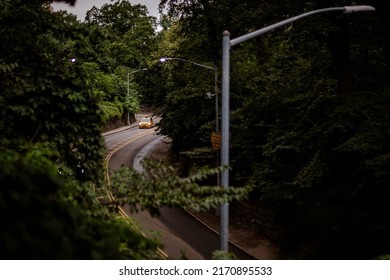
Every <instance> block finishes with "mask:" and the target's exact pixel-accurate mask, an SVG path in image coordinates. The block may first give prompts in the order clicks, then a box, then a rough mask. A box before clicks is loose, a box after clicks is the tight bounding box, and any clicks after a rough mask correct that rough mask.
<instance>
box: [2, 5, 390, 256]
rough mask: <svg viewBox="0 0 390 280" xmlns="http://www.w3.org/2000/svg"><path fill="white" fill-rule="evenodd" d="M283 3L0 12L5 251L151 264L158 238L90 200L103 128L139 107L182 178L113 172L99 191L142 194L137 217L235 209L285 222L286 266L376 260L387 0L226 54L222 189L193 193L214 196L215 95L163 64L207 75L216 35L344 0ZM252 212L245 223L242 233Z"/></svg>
mask: <svg viewBox="0 0 390 280" xmlns="http://www.w3.org/2000/svg"><path fill="white" fill-rule="evenodd" d="M64 2H69V1H64ZM279 2H280V1H279ZM279 2H277V3H275V1H267V0H263V1H257V0H246V1H210V0H200V1H181V0H161V1H160V8H161V11H162V13H161V18H160V20H159V21H158V20H157V19H156V18H154V17H151V16H149V15H148V12H147V9H146V7H145V6H142V5H132V4H130V3H129V2H128V1H116V2H112V3H111V4H106V5H103V6H102V7H101V8H100V9H97V8H93V9H91V10H90V11H89V12H88V14H87V16H86V19H85V21H83V22H82V21H79V20H77V19H76V17H75V16H74V15H71V14H68V13H66V12H53V11H52V10H51V9H50V1H43V0H34V1H26V0H14V1H8V0H4V1H1V2H0V38H1V43H0V114H1V118H0V131H1V136H0V186H1V190H0V209H1V213H2V218H3V221H6V222H5V224H7V226H5V224H4V227H3V228H4V230H2V232H1V233H0V243H1V246H0V247H2V248H6V249H5V250H1V253H0V254H1V256H2V257H3V258H23V259H30V258H31V259H35V258H37V259H40V258H41V259H42V258H43V259H51V258H55V259H77V258H79V259H120V258H127V259H153V258H159V255H158V254H156V247H157V246H158V243H157V242H156V241H155V240H148V239H145V238H144V237H143V236H142V235H141V234H140V233H139V231H138V230H134V228H132V227H131V226H130V225H129V224H128V221H126V219H119V218H117V215H116V210H117V208H116V207H117V204H108V205H102V204H101V203H99V202H98V200H97V197H96V196H97V195H96V193H95V192H94V190H96V189H97V188H98V189H105V188H108V187H109V186H107V185H106V183H105V182H104V180H103V174H104V169H103V157H104V153H105V151H104V145H103V139H102V137H101V132H102V129H103V127H104V124H105V123H106V122H108V121H109V120H112V119H115V118H120V117H121V116H123V115H127V114H133V113H136V112H137V111H138V110H139V106H140V104H144V105H148V106H153V107H154V108H155V113H156V114H159V115H161V117H162V119H161V122H160V124H159V126H160V127H159V128H160V131H161V133H162V134H164V135H167V136H169V137H170V138H171V139H172V154H173V156H175V159H176V160H177V161H178V162H179V163H180V170H179V171H177V170H175V169H173V168H172V167H168V166H165V165H161V164H159V163H154V164H153V163H146V164H151V165H150V169H149V170H153V171H154V172H149V173H147V174H145V176H140V175H139V174H137V173H134V172H132V171H131V170H126V169H122V170H120V171H119V173H118V174H117V175H114V176H113V184H112V186H110V187H111V191H113V192H115V193H114V195H115V196H116V197H117V198H118V201H117V203H119V204H120V203H126V204H129V205H130V206H135V205H136V204H137V203H138V202H140V201H139V200H134V198H138V197H137V196H138V195H140V194H143V196H140V197H142V199H143V202H144V204H142V206H143V207H144V208H146V209H148V210H149V211H151V212H152V213H153V214H158V206H159V205H162V204H164V205H172V206H175V205H182V206H183V205H184V206H188V207H192V208H195V209H196V210H207V209H210V208H213V207H215V206H217V205H219V203H220V202H221V200H224V199H231V200H236V199H238V200H240V199H241V200H242V199H243V198H245V200H244V202H242V203H244V204H247V205H252V206H254V207H255V208H256V207H257V208H256V209H258V210H262V211H258V213H260V212H261V213H263V210H266V211H268V213H270V214H271V215H269V216H270V218H272V223H273V224H275V225H277V226H279V227H281V228H283V229H284V234H283V235H282V236H278V238H277V240H275V241H276V242H278V244H279V246H280V248H281V250H284V251H286V252H289V254H291V256H292V257H297V254H298V253H300V255H299V256H300V257H303V258H308V259H375V258H388V256H389V254H390V241H389V238H388V236H389V233H390V224H389V222H388V216H389V214H390V208H389V205H390V201H389V200H390V188H389V184H388V182H389V181H390V178H389V176H390V171H389V170H390V115H389V114H390V113H389V108H388V104H390V87H389V82H388V73H389V72H390V69H389V67H390V66H389V62H390V61H389V60H390V41H389V36H384V34H388V33H389V27H390V23H389V17H388V16H387V15H388V13H389V12H390V4H389V3H388V1H387V0H367V1H366V2H365V3H364V4H367V5H372V6H374V7H375V8H376V12H374V13H366V14H365V13H359V14H351V15H344V14H333V13H329V14H323V15H318V16H315V17H310V18H307V19H304V20H301V21H299V22H296V23H294V24H293V25H290V26H286V27H285V28H282V29H280V30H276V31H274V32H271V33H269V34H267V35H264V36H262V37H259V38H257V39H254V40H252V41H248V42H246V43H244V44H241V45H240V46H237V47H235V48H234V49H233V50H232V58H231V70H232V72H231V100H230V103H231V112H230V115H231V147H230V153H231V154H230V155H231V162H230V166H229V168H230V170H231V171H230V172H231V174H230V178H231V185H232V187H231V188H230V193H226V192H223V191H222V190H220V189H218V188H210V187H207V186H206V187H204V186H203V185H204V184H206V185H213V184H214V185H215V175H216V174H217V173H218V172H219V170H218V169H213V168H210V167H212V166H215V164H216V159H217V154H216V152H215V151H213V149H212V146H211V143H210V138H211V133H212V132H213V131H214V128H215V107H214V104H215V103H214V102H215V101H214V99H209V98H207V95H206V93H208V92H211V93H214V73H213V72H212V71H209V70H208V69H205V68H200V67H194V66H193V65H192V64H190V63H186V62H183V61H178V60H168V61H166V62H165V63H161V62H160V60H159V59H160V58H161V57H171V58H181V59H185V60H187V61H191V62H197V63H201V64H203V65H207V66H211V67H213V66H214V65H216V66H217V69H218V81H220V78H221V75H220V72H221V41H222V32H223V31H224V30H229V32H230V33H231V34H232V37H233V38H234V37H237V36H240V35H243V34H246V33H248V32H250V31H253V30H256V29H259V28H261V27H264V26H266V25H270V24H272V23H275V22H278V21H281V20H283V19H286V18H290V17H292V16H295V15H298V14H301V13H303V12H306V11H310V10H315V9H319V8H324V7H331V6H343V5H345V4H346V3H344V2H343V1H339V0H333V1H322V0H319V1H301V0H295V1H290V0H286V1H282V2H283V3H279ZM144 68H146V69H147V70H145V71H138V70H139V69H144ZM219 87H220V84H219ZM194 170H195V171H194ZM196 170H197V171H196ZM199 170H200V171H199ZM59 171H60V172H59ZM178 172H179V173H178ZM194 172H195V173H194ZM167 174H170V175H169V178H170V179H169V180H162V178H163V177H164V178H166V176H167ZM177 174H180V176H178V175H177ZM159 176H160V177H159ZM210 176H211V177H210ZM210 178H211V179H210ZM160 182H161V183H160ZM128 185H132V186H133V188H132V189H131V190H129V189H128V188H126V187H125V186H128ZM246 186H250V187H246ZM149 188H152V189H154V188H159V190H161V191H157V192H152V191H151V189H149ZM167 188H168V189H170V190H171V191H170V192H167V191H166V189H167ZM164 190H165V191H164ZM184 191H185V192H184ZM249 191H250V193H249ZM145 194H146V195H145ZM147 194H150V195H149V196H148V195H147ZM184 194H185V195H184ZM199 198H201V199H199ZM38 206H39V207H38ZM235 209H236V210H235ZM237 209H240V208H239V203H232V211H233V212H234V211H239V210H237ZM134 210H135V208H134ZM18 213H24V214H22V215H20V214H18ZM254 213H257V212H254ZM10 215H11V216H10ZM13 215H14V216H15V217H17V218H15V217H14V216H13ZM261 219H262V218H261V217H259V216H256V214H253V216H252V217H250V221H251V223H252V224H249V225H247V226H251V225H256V224H261ZM259 233H262V234H264V233H265V229H263V232H261V227H260V229H259ZM52 248H57V250H53V249H52ZM302 248H310V249H309V250H306V251H305V253H304V254H302Z"/></svg>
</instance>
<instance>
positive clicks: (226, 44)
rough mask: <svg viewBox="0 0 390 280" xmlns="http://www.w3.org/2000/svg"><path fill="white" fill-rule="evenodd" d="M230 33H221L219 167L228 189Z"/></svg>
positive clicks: (224, 217)
mask: <svg viewBox="0 0 390 280" xmlns="http://www.w3.org/2000/svg"><path fill="white" fill-rule="evenodd" d="M229 72H230V33H229V32H228V31H225V32H223V41H222V108H221V136H222V146H221V165H222V167H224V169H223V170H222V174H221V186H222V187H223V188H228V187H229V169H228V168H227V166H228V165H229V134H230V133H229V122H230V121H229V111H230V104H229V102H230V97H229V83H230V81H229V79H230V73H229ZM228 248H229V204H228V203H227V202H225V203H223V204H222V205H221V251H225V252H227V251H228Z"/></svg>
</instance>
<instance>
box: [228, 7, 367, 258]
mask: <svg viewBox="0 0 390 280" xmlns="http://www.w3.org/2000/svg"><path fill="white" fill-rule="evenodd" d="M335 11H339V12H344V13H354V12H364V11H375V8H374V7H371V6H366V5H359V6H345V7H333V8H325V9H319V10H314V11H311V12H307V13H304V14H301V15H298V16H296V17H292V18H289V19H286V20H283V21H281V22H278V23H275V24H273V25H270V26H268V27H264V28H262V29H259V30H256V31H253V32H251V33H248V34H246V35H243V36H241V37H238V38H235V39H232V40H231V39H230V33H229V32H228V31H225V32H223V39H222V108H221V109H222V113H221V130H222V146H221V166H223V167H226V166H228V165H229V133H230V132H229V123H230V120H229V115H230V114H229V111H230V104H229V99H230V97H229V95H230V92H229V91H230V89H229V86H230V85H229V84H230V48H231V47H233V46H235V45H238V44H240V43H242V42H244V41H247V40H249V39H252V38H255V37H257V36H260V35H263V34H265V33H267V32H270V31H272V30H274V29H277V28H279V27H282V26H284V25H286V24H289V23H291V22H294V21H296V20H299V19H301V18H304V17H308V16H311V15H314V14H319V13H325V12H335ZM221 186H222V187H224V188H228V187H229V170H228V169H226V168H224V169H223V170H222V175H221ZM228 228H229V205H228V203H226V202H225V203H223V204H222V206H221V250H222V251H226V252H227V251H228V244H229V242H228V240H229V237H228Z"/></svg>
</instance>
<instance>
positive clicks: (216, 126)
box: [160, 57, 219, 185]
mask: <svg viewBox="0 0 390 280" xmlns="http://www.w3.org/2000/svg"><path fill="white" fill-rule="evenodd" d="M168 60H179V61H182V62H186V63H190V64H192V65H195V66H198V67H202V68H206V69H209V70H212V71H213V73H214V95H213V96H214V97H215V132H216V133H217V134H219V108H218V107H219V106H218V104H219V101H218V68H217V66H216V65H215V66H214V67H212V66H208V65H204V64H200V63H196V62H192V61H189V60H186V59H183V58H177V57H161V58H160V62H166V61H168ZM218 185H219V183H218Z"/></svg>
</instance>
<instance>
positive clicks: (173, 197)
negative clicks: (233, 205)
mask: <svg viewBox="0 0 390 280" xmlns="http://www.w3.org/2000/svg"><path fill="white" fill-rule="evenodd" d="M143 167H144V170H145V171H144V172H143V173H138V172H137V171H134V170H131V169H129V168H125V167H124V168H121V169H120V170H119V171H116V172H115V173H113V174H112V175H111V176H110V178H111V179H110V180H111V185H110V191H111V192H112V194H113V196H114V197H115V200H116V202H117V203H118V204H119V205H126V206H128V207H129V209H130V211H131V212H136V211H138V210H139V207H140V209H141V210H148V211H149V212H150V213H151V214H152V215H158V214H159V208H160V207H161V206H175V207H182V208H188V209H191V210H194V211H203V210H208V209H212V208H215V207H217V206H219V205H221V204H222V203H223V202H229V201H232V200H241V199H243V198H245V197H247V195H248V193H249V191H250V190H251V188H250V187H249V186H248V187H243V188H228V189H226V188H221V187H217V186H205V185H204V184H203V182H204V181H205V180H206V179H207V178H208V177H210V176H212V175H216V174H217V173H219V172H220V169H208V168H203V169H200V170H197V171H194V173H193V174H190V175H189V176H187V177H181V176H179V175H178V171H177V169H175V168H174V167H173V166H167V165H165V164H162V163H160V162H154V161H144V162H143Z"/></svg>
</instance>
